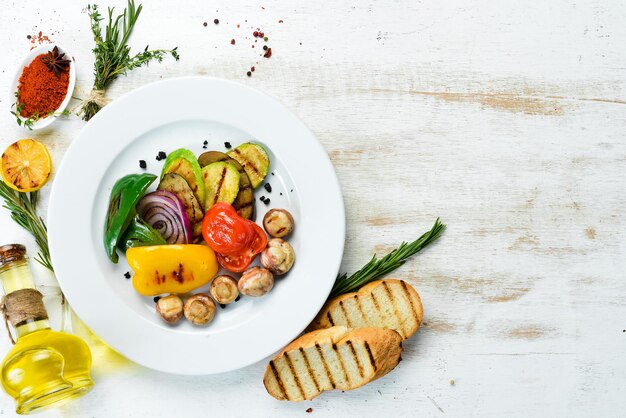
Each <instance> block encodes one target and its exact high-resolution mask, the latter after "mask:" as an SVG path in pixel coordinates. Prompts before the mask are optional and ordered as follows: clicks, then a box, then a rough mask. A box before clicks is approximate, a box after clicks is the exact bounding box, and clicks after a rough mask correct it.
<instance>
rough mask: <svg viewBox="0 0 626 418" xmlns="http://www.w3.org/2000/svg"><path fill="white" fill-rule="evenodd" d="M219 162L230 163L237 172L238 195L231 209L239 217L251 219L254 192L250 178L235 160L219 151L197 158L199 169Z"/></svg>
mask: <svg viewBox="0 0 626 418" xmlns="http://www.w3.org/2000/svg"><path fill="white" fill-rule="evenodd" d="M220 161H224V162H228V163H231V164H232V165H234V166H235V168H236V169H237V170H238V171H239V176H240V177H239V193H237V197H236V198H235V201H234V202H233V207H234V208H235V210H236V211H237V213H238V214H239V216H241V217H243V218H246V219H252V215H253V214H254V192H253V191H252V184H251V182H250V177H248V175H247V174H246V171H245V170H244V169H243V167H242V166H241V164H239V163H238V162H237V160H234V159H232V158H230V157H229V156H228V155H226V154H224V153H223V152H219V151H207V152H205V153H202V154H200V156H199V157H198V163H199V164H200V167H206V166H207V165H209V164H213V163H216V162H220Z"/></svg>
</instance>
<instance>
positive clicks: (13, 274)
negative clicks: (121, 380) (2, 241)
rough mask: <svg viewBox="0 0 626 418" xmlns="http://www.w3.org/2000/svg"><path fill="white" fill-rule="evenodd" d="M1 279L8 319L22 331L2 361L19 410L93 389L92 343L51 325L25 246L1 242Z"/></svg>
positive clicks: (7, 385)
mask: <svg viewBox="0 0 626 418" xmlns="http://www.w3.org/2000/svg"><path fill="white" fill-rule="evenodd" d="M0 282H1V284H2V287H3V288H4V293H5V297H4V299H3V302H2V310H3V313H4V317H5V321H7V320H8V322H10V323H11V325H12V326H13V328H14V329H15V334H16V336H17V341H16V342H15V345H14V346H13V348H12V349H11V350H10V351H9V353H8V354H7V356H6V357H5V359H4V361H3V362H2V374H1V376H0V380H1V382H2V387H3V389H4V390H5V392H6V393H8V394H9V395H11V396H12V397H13V398H14V399H15V402H16V412H17V413H18V414H28V413H30V412H33V411H35V410H38V409H40V408H44V407H47V406H53V405H54V406H56V405H58V404H59V403H61V402H62V401H67V400H69V399H73V398H76V397H78V396H81V395H84V394H85V393H87V392H89V390H90V389H91V387H92V386H93V380H91V376H90V369H91V352H90V351H89V347H88V346H87V344H86V343H85V342H84V341H83V340H82V339H80V338H78V337H77V336H75V335H72V334H67V333H65V332H58V331H53V330H52V329H50V324H49V323H48V314H47V312H46V308H45V306H44V304H43V301H42V295H41V293H39V291H37V290H36V289H35V284H34V282H33V279H32V276H31V272H30V268H29V266H28V261H27V259H26V248H25V247H24V246H22V245H19V244H11V245H4V246H2V247H0Z"/></svg>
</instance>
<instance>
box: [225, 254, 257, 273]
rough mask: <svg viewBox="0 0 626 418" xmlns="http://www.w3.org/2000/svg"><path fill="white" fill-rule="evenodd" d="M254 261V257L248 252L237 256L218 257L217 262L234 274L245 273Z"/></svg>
mask: <svg viewBox="0 0 626 418" xmlns="http://www.w3.org/2000/svg"><path fill="white" fill-rule="evenodd" d="M252 259H253V257H250V255H249V254H248V253H247V252H244V253H242V254H235V255H222V254H218V255H217V262H218V263H220V266H222V267H224V268H225V269H226V270H228V271H232V272H233V273H241V272H242V271H245V270H246V269H247V268H248V266H249V265H250V263H252Z"/></svg>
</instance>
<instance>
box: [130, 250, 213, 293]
mask: <svg viewBox="0 0 626 418" xmlns="http://www.w3.org/2000/svg"><path fill="white" fill-rule="evenodd" d="M126 259H127V260H128V264H129V265H130V267H131V268H132V269H133V272H134V273H135V274H134V276H133V287H134V288H135V290H136V291H137V293H139V294H140V295H144V296H155V295H160V294H162V293H186V292H189V291H191V290H194V289H197V288H198V287H200V286H203V285H205V284H207V283H208V282H210V281H211V279H212V278H213V276H214V275H215V273H217V270H218V264H217V258H216V257H215V253H214V252H213V250H212V249H211V248H209V247H207V246H206V245H192V244H189V245H182V244H181V245H153V246H146V247H134V248H129V249H128V250H127V251H126Z"/></svg>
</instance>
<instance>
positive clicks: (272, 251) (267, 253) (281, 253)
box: [261, 238, 296, 276]
mask: <svg viewBox="0 0 626 418" xmlns="http://www.w3.org/2000/svg"><path fill="white" fill-rule="evenodd" d="M295 259H296V256H295V253H294V252H293V248H292V247H291V245H289V243H288V242H287V241H285V240H284V239H282V238H272V239H271V240H269V241H268V243H267V248H265V250H263V252H262V253H261V264H263V267H265V268H266V269H268V270H269V271H271V272H272V273H273V274H275V275H277V276H280V275H283V274H285V273H287V272H288V271H289V270H290V269H291V267H292V266H293V262H294V261H295Z"/></svg>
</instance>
